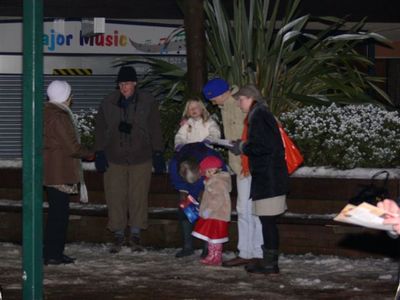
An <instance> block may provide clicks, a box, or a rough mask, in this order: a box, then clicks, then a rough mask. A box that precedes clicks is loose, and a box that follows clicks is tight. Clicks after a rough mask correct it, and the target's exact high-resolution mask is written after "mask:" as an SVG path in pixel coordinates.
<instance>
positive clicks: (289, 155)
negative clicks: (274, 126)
mask: <svg viewBox="0 0 400 300" xmlns="http://www.w3.org/2000/svg"><path fill="white" fill-rule="evenodd" d="M278 126H279V132H280V133H281V137H282V142H283V146H284V147H285V159H286V165H287V169H288V173H289V175H290V174H292V173H293V172H294V171H296V169H297V168H298V167H300V165H301V164H302V163H303V162H304V158H303V155H301V153H300V150H299V149H298V148H297V147H296V145H295V144H294V143H293V141H292V140H291V138H290V137H289V136H288V135H287V133H286V131H285V129H283V127H282V125H281V124H280V123H279V122H278Z"/></svg>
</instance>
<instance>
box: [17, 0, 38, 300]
mask: <svg viewBox="0 0 400 300" xmlns="http://www.w3.org/2000/svg"><path fill="white" fill-rule="evenodd" d="M42 39H43V2H42V0H24V2H23V45H24V49H23V250H22V254H23V258H22V265H23V275H22V279H23V299H24V300H28V299H29V300H32V299H35V300H36V299H43V258H42V252H43V250H42V248H43V247H42V244H43V242H42V241H43V234H42V231H43V227H42V222H43V221H42V218H43V212H42V202H43V187H42V170H43V167H42V120H43V112H42V109H43V42H42Z"/></svg>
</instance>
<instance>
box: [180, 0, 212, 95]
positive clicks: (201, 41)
mask: <svg viewBox="0 0 400 300" xmlns="http://www.w3.org/2000/svg"><path fill="white" fill-rule="evenodd" d="M184 24H185V33H186V51H187V55H186V57H187V70H188V71H187V76H188V84H189V92H190V93H191V94H200V93H201V89H202V87H203V85H204V83H205V81H206V74H207V71H206V70H207V66H206V59H205V58H206V53H205V42H206V39H205V29H204V8H203V0H190V1H187V0H186V1H184Z"/></svg>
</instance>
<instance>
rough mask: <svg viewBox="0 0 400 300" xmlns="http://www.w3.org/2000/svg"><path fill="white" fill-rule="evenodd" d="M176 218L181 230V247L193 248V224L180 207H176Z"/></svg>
mask: <svg viewBox="0 0 400 300" xmlns="http://www.w3.org/2000/svg"><path fill="white" fill-rule="evenodd" d="M178 220H179V225H180V227H181V230H182V240H183V248H184V249H192V248H193V237H192V231H193V227H194V226H193V224H192V223H190V222H189V220H188V219H187V217H186V215H185V213H184V212H183V210H182V209H181V208H179V209H178Z"/></svg>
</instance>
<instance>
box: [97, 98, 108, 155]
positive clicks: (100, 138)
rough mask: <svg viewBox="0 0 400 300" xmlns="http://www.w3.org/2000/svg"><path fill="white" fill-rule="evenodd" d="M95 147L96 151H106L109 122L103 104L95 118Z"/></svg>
mask: <svg viewBox="0 0 400 300" xmlns="http://www.w3.org/2000/svg"><path fill="white" fill-rule="evenodd" d="M95 124H96V125H95V129H94V134H95V146H94V149H95V150H96V151H104V148H105V143H106V133H107V122H106V118H105V115H104V110H103V104H101V105H100V107H99V109H98V111H97V114H96V117H95Z"/></svg>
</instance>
